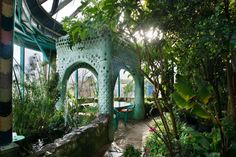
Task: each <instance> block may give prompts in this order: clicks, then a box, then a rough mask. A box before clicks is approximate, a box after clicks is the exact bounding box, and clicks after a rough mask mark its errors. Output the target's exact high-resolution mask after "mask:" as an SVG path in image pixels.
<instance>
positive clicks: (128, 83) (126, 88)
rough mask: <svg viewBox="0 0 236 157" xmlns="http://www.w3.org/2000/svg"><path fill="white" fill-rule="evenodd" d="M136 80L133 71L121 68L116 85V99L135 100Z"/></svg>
mask: <svg viewBox="0 0 236 157" xmlns="http://www.w3.org/2000/svg"><path fill="white" fill-rule="evenodd" d="M134 90H135V81H134V78H133V76H132V75H131V73H130V72H129V71H127V70H124V69H121V70H120V72H119V75H118V77H117V79H116V83H115V87H114V100H115V101H129V102H130V101H133V99H134V97H135V92H134Z"/></svg>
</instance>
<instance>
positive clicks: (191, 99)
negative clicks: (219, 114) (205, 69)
mask: <svg viewBox="0 0 236 157" xmlns="http://www.w3.org/2000/svg"><path fill="white" fill-rule="evenodd" d="M176 78H177V81H176V83H175V85H174V87H175V92H174V93H172V95H171V97H172V98H173V100H174V101H175V103H176V105H177V106H178V107H179V108H180V109H183V110H187V111H190V113H192V114H194V115H196V116H198V117H200V118H203V119H210V118H211V111H210V107H209V103H210V99H211V98H212V97H213V94H212V87H211V86H209V85H207V84H206V83H205V82H204V81H203V80H201V79H199V78H195V81H194V83H192V82H191V81H190V80H187V79H186V78H184V77H183V76H180V75H177V76H176Z"/></svg>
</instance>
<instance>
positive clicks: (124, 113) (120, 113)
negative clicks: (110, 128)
mask: <svg viewBox="0 0 236 157" xmlns="http://www.w3.org/2000/svg"><path fill="white" fill-rule="evenodd" d="M134 108H135V105H134V104H130V105H128V106H124V107H116V108H114V128H115V129H118V126H119V119H120V118H124V120H123V121H124V126H125V127H126V124H127V121H128V117H129V114H130V113H132V112H133V111H134Z"/></svg>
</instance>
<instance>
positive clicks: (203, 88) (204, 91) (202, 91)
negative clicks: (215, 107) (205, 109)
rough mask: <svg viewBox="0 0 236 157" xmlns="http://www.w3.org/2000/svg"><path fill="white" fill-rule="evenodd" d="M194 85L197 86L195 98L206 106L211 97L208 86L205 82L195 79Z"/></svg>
mask: <svg viewBox="0 0 236 157" xmlns="http://www.w3.org/2000/svg"><path fill="white" fill-rule="evenodd" d="M195 81H196V85H197V88H198V90H197V97H198V99H199V100H200V101H201V102H202V103H203V104H207V103H208V102H209V99H210V98H211V97H212V94H211V90H210V86H208V85H207V84H206V83H205V82H203V81H202V80H201V79H199V78H196V79H195Z"/></svg>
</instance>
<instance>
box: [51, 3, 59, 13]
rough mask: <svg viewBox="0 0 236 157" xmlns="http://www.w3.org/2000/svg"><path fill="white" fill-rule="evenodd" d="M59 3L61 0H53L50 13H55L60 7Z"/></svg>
mask: <svg viewBox="0 0 236 157" xmlns="http://www.w3.org/2000/svg"><path fill="white" fill-rule="evenodd" d="M58 4H59V0H53V3H52V8H51V11H50V13H49V14H50V15H53V14H54V13H55V11H56V10H57V8H58Z"/></svg>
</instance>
